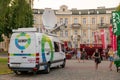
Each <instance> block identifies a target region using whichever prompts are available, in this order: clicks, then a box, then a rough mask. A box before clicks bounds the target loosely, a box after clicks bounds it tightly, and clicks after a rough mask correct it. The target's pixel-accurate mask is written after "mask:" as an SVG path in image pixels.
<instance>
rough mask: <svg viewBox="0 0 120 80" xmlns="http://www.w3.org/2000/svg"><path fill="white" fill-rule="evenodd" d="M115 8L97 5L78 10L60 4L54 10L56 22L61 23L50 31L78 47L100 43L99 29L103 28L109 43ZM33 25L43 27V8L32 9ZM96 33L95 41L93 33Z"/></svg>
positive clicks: (70, 45) (69, 44) (71, 45)
mask: <svg viewBox="0 0 120 80" xmlns="http://www.w3.org/2000/svg"><path fill="white" fill-rule="evenodd" d="M114 10H115V8H105V7H98V8H97V9H85V10H78V9H76V8H73V9H71V10H69V9H68V7H67V6H66V5H62V6H61V7H60V9H59V10H54V12H55V15H56V17H57V22H58V23H60V24H63V25H62V26H60V27H58V28H55V30H53V31H52V33H54V34H57V35H58V36H59V38H60V39H61V40H62V41H64V42H67V44H68V46H69V47H71V48H79V47H80V44H102V42H101V37H100V34H101V33H100V30H101V29H104V30H105V34H106V35H107V36H106V41H107V44H110V35H109V26H110V24H111V17H112V16H111V15H112V11H114ZM33 12H34V27H40V28H43V23H42V14H43V12H44V9H33ZM96 34H97V35H98V38H97V42H96V40H95V35H96Z"/></svg>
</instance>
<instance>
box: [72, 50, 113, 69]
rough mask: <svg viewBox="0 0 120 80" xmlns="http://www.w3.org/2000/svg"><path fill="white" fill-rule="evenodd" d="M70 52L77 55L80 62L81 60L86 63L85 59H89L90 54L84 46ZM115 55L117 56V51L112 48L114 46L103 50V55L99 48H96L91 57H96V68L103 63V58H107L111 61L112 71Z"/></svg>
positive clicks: (110, 67)
mask: <svg viewBox="0 0 120 80" xmlns="http://www.w3.org/2000/svg"><path fill="white" fill-rule="evenodd" d="M70 53H71V55H72V56H76V59H77V60H78V62H79V63H80V62H83V63H84V62H85V60H86V59H88V54H87V52H86V50H85V48H82V50H81V49H79V48H78V49H77V50H76V52H75V51H73V50H71V51H70ZM106 54H107V55H106ZM106 56H107V57H106ZM114 56H115V53H114V51H113V50H112V48H109V49H107V50H103V53H102V55H101V52H100V50H99V49H95V51H94V53H93V54H92V56H91V58H92V59H94V62H95V70H98V66H99V64H100V63H101V61H102V60H104V59H103V58H106V59H108V60H109V61H110V63H109V69H110V71H112V65H113V62H114Z"/></svg>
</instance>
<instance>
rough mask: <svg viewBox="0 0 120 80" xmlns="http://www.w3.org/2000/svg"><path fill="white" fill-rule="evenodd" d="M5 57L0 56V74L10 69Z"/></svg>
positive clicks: (6, 72)
mask: <svg viewBox="0 0 120 80" xmlns="http://www.w3.org/2000/svg"><path fill="white" fill-rule="evenodd" d="M7 62H8V61H7V58H0V74H8V73H11V72H12V71H11V70H10V69H9V68H8V65H7Z"/></svg>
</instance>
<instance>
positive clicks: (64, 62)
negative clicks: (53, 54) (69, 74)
mask: <svg viewBox="0 0 120 80" xmlns="http://www.w3.org/2000/svg"><path fill="white" fill-rule="evenodd" d="M65 64H66V59H64V61H63V64H62V65H61V67H62V68H65Z"/></svg>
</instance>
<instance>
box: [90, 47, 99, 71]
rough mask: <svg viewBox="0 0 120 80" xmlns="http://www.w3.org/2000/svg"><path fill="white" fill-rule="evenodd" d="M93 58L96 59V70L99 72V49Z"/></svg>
mask: <svg viewBox="0 0 120 80" xmlns="http://www.w3.org/2000/svg"><path fill="white" fill-rule="evenodd" d="M92 57H93V58H94V59H95V69H96V70H98V64H99V63H101V58H100V52H99V51H98V49H96V50H95V52H94V53H93V55H92Z"/></svg>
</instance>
